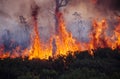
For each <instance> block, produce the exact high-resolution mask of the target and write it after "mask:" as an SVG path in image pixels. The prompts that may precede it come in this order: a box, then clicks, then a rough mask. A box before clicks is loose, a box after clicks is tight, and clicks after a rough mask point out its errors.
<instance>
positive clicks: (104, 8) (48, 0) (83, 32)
mask: <svg viewBox="0 0 120 79" xmlns="http://www.w3.org/2000/svg"><path fill="white" fill-rule="evenodd" d="M34 5H37V6H38V7H39V8H40V9H39V11H38V16H37V21H38V27H39V34H40V37H41V39H42V40H48V39H49V38H50V37H51V36H52V35H54V31H55V18H54V17H55V14H54V12H55V0H0V42H1V39H2V36H4V35H6V36H7V34H5V33H6V30H8V31H9V33H10V34H9V35H10V36H11V39H14V40H15V41H17V42H19V43H23V41H25V42H26V41H27V40H29V39H30V38H29V34H30V33H29V32H28V33H26V30H25V29H26V25H27V26H28V27H30V30H28V31H31V30H32V28H31V27H33V25H32V23H33V22H32V18H31V12H32V7H31V6H34ZM60 11H61V12H62V13H63V16H64V20H65V24H66V29H67V31H69V32H71V33H72V34H73V37H75V38H77V39H78V40H80V41H81V40H83V41H84V40H85V41H86V40H88V33H89V30H90V29H91V23H92V20H93V19H94V18H96V16H97V17H98V18H108V19H109V21H110V22H111V21H112V22H113V20H114V18H113V17H114V16H120V0H96V3H92V0H70V1H69V3H68V4H67V5H66V6H64V7H62V8H61V9H60ZM19 16H23V17H24V18H25V20H26V23H27V24H21V23H20V18H19ZM109 17H112V18H109ZM111 27H112V25H111Z"/></svg>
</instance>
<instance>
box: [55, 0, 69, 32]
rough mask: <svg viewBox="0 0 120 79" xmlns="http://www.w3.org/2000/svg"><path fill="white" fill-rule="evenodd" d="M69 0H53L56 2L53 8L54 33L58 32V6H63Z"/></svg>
mask: <svg viewBox="0 0 120 79" xmlns="http://www.w3.org/2000/svg"><path fill="white" fill-rule="evenodd" d="M69 1H70V0H55V3H56V8H55V21H56V22H55V31H56V33H58V27H59V26H58V25H59V22H58V20H59V15H60V14H61V12H60V8H61V7H64V6H66V5H67V4H68V2H69Z"/></svg>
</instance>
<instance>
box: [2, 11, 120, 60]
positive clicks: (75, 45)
mask: <svg viewBox="0 0 120 79" xmlns="http://www.w3.org/2000/svg"><path fill="white" fill-rule="evenodd" d="M56 16H57V18H58V33H57V34H55V35H53V36H51V38H50V40H49V42H48V43H47V44H44V43H43V42H42V41H41V39H40V36H39V30H38V23H37V18H36V15H35V16H33V17H32V19H33V26H34V27H33V28H34V30H33V32H32V33H33V34H32V39H31V46H30V48H29V49H28V48H26V49H24V50H22V49H21V47H20V46H17V47H16V48H14V49H12V50H11V51H5V46H4V45H0V58H1V59H4V58H8V57H10V58H16V57H22V58H23V59H24V58H25V57H28V58H29V60H31V59H34V58H38V59H48V58H49V57H53V58H54V57H57V56H58V55H67V54H68V51H72V52H74V51H81V50H82V51H83V50H88V51H89V53H90V54H91V55H94V51H93V50H96V49H98V48H106V47H109V48H111V49H113V50H114V49H115V48H119V49H120V20H119V24H118V25H117V26H116V27H115V29H114V30H113V34H112V36H109V35H108V34H107V29H108V28H109V27H108V23H107V20H106V19H103V20H101V21H98V20H93V23H92V29H91V32H90V34H89V38H90V41H89V42H88V43H84V42H78V41H77V40H76V39H75V38H73V36H72V33H70V32H68V31H67V30H66V26H65V21H64V19H63V15H62V13H60V12H58V13H56ZM82 46H85V48H84V49H83V48H82ZM73 54H74V53H73Z"/></svg>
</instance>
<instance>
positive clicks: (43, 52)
mask: <svg viewBox="0 0 120 79" xmlns="http://www.w3.org/2000/svg"><path fill="white" fill-rule="evenodd" d="M34 34H35V36H34V38H33V41H32V43H33V44H32V47H31V49H30V50H29V59H33V58H40V59H48V58H49V56H51V55H52V53H51V50H50V49H51V47H48V48H44V47H43V46H42V44H41V41H40V37H39V32H38V24H37V20H34Z"/></svg>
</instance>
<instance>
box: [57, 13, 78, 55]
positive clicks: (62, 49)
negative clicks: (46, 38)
mask: <svg viewBox="0 0 120 79" xmlns="http://www.w3.org/2000/svg"><path fill="white" fill-rule="evenodd" d="M57 18H59V19H58V20H59V21H58V23H59V25H58V26H59V27H58V28H59V30H58V34H57V35H56V36H55V40H56V47H57V50H56V55H60V54H62V55H67V52H68V51H77V50H80V44H79V43H78V44H77V42H76V40H75V39H74V38H73V36H72V34H71V33H69V32H67V30H66V28H65V27H66V26H65V22H64V20H63V15H62V13H57Z"/></svg>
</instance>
